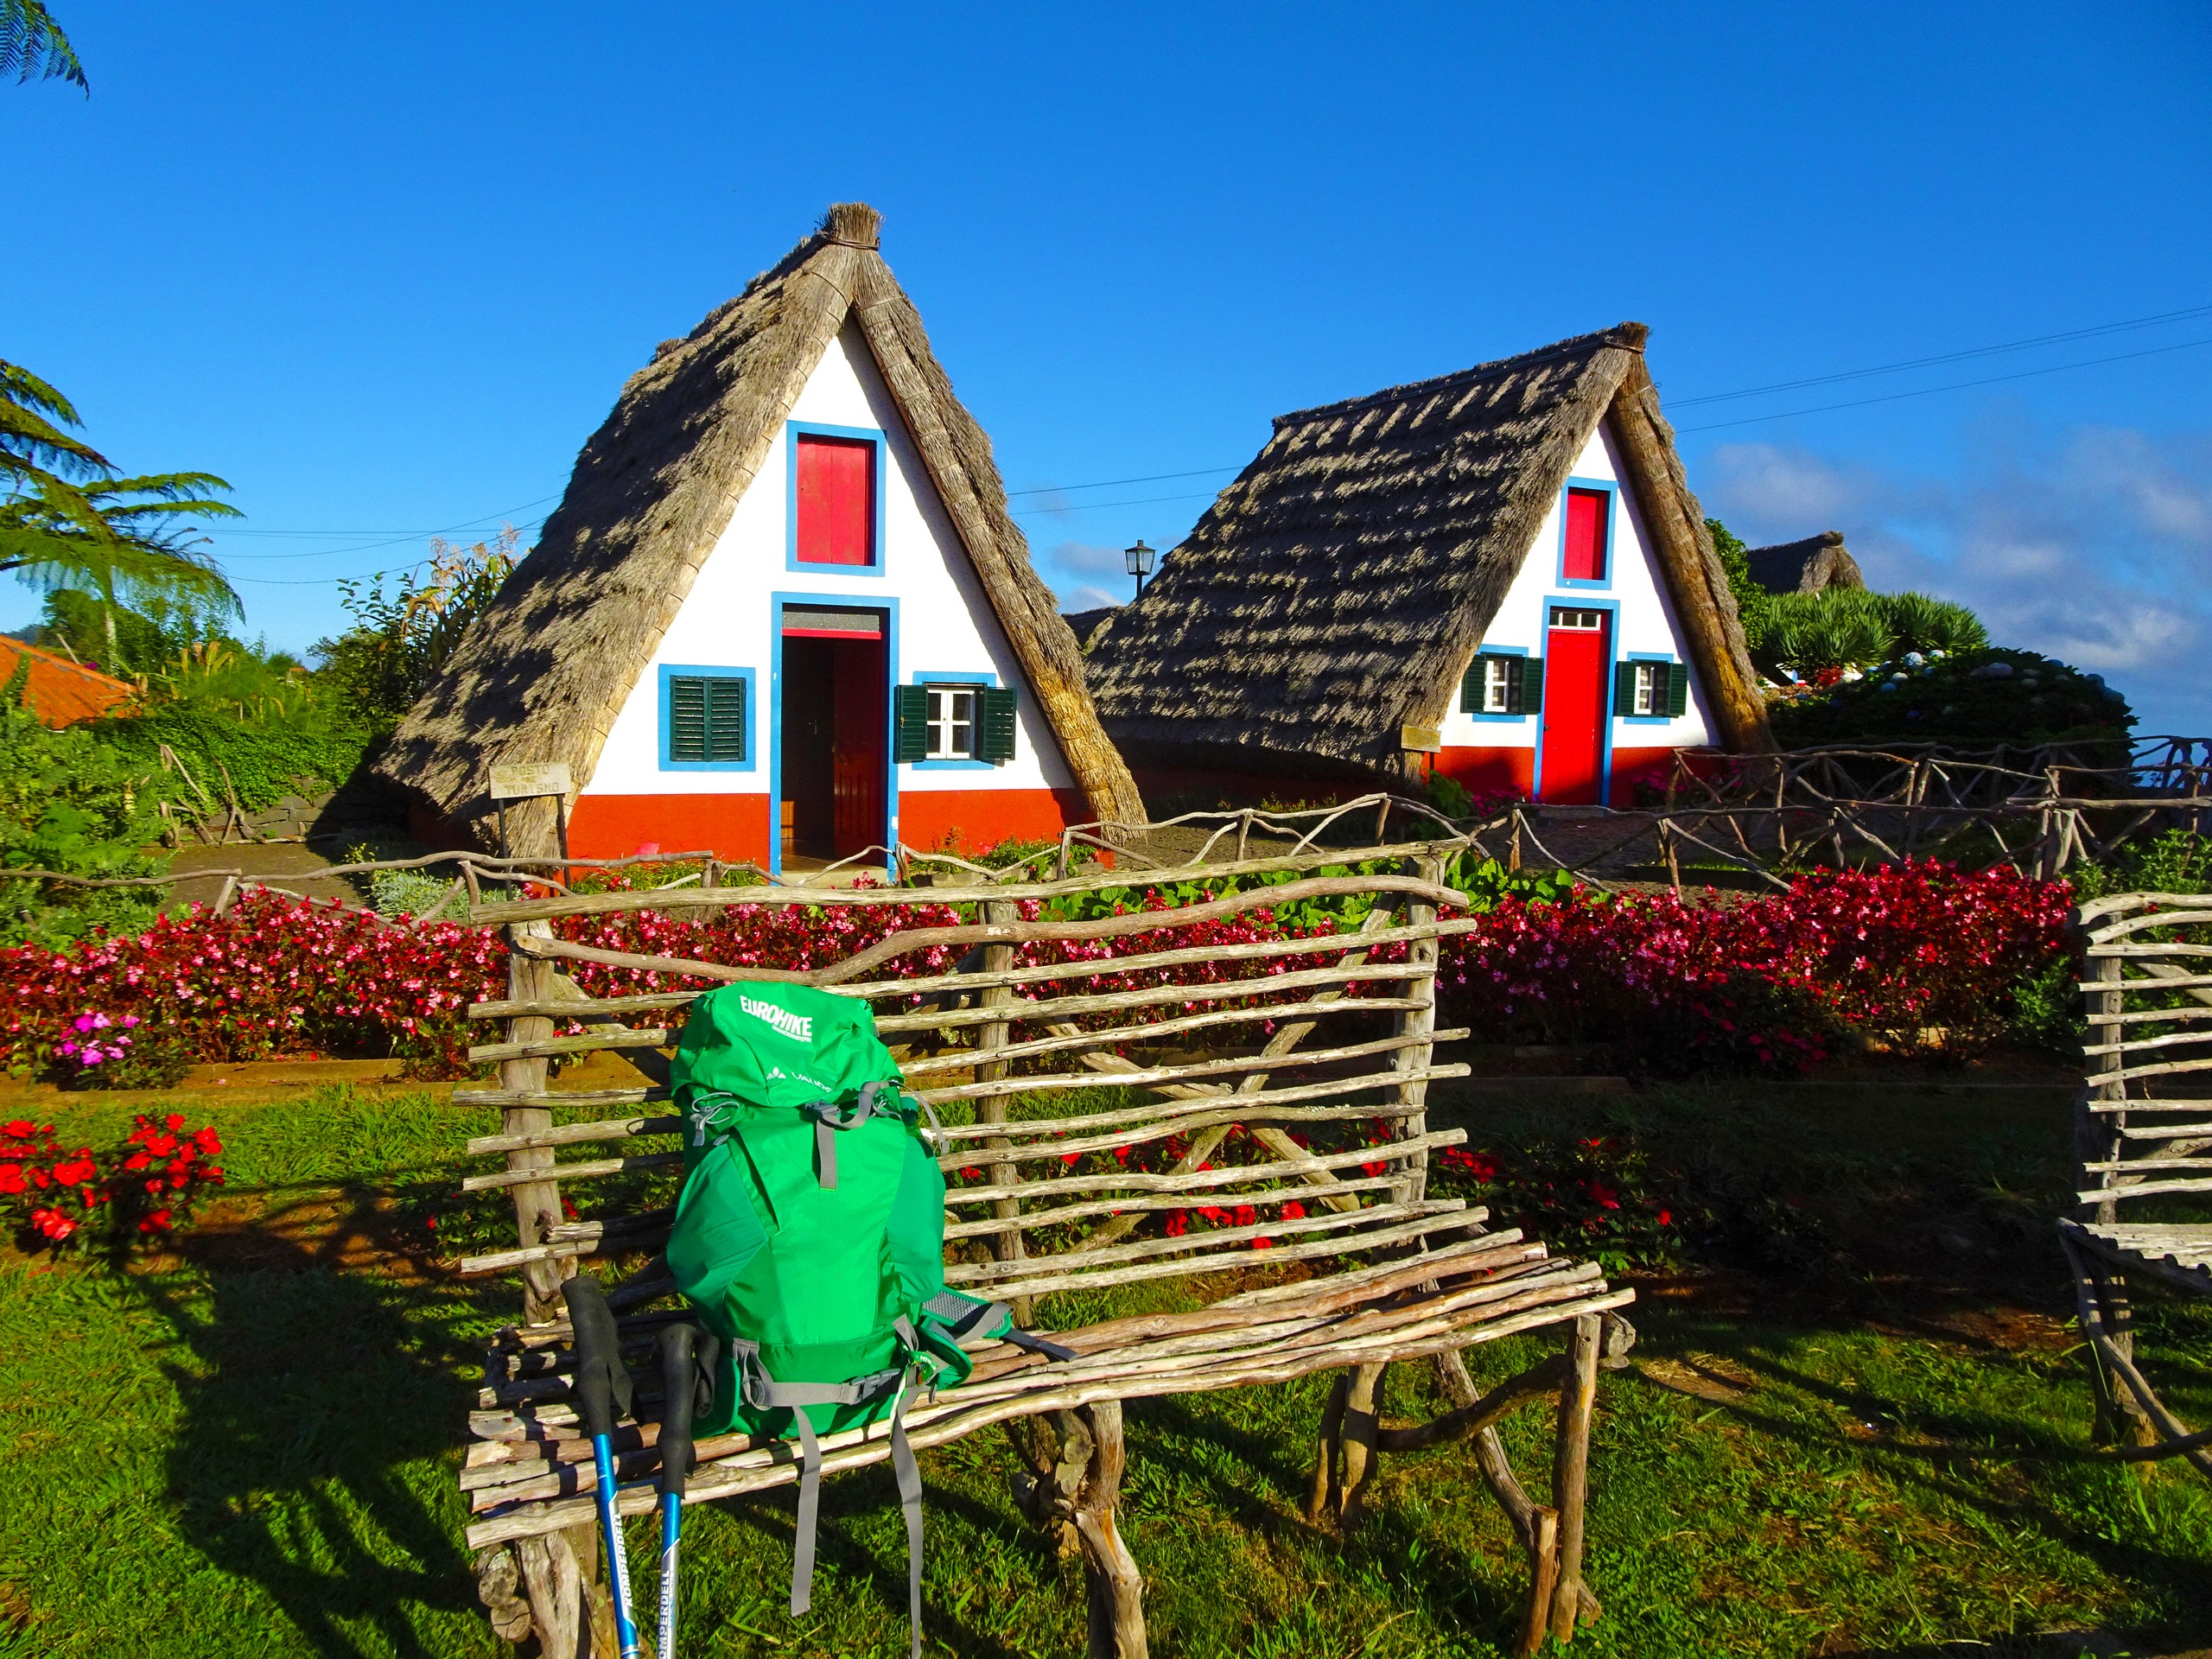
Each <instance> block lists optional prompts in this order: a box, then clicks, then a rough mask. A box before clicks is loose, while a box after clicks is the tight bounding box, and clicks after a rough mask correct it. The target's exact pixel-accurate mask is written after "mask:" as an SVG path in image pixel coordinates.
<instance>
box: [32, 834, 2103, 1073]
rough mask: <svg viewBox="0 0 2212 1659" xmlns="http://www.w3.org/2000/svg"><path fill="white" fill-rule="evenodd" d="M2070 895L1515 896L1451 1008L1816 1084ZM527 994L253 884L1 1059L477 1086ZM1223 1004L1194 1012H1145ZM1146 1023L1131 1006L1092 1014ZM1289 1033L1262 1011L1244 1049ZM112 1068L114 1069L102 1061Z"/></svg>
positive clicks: (832, 937)
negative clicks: (473, 1055)
mask: <svg viewBox="0 0 2212 1659" xmlns="http://www.w3.org/2000/svg"><path fill="white" fill-rule="evenodd" d="M1206 896H1208V895H1207V894H1206V893H1202V892H1198V891H1196V890H1193V891H1191V892H1185V891H1183V890H1182V889H1174V890H1172V891H1169V892H1166V893H1160V892H1144V891H1140V890H1124V892H1123V893H1122V894H1120V895H1118V896H1113V897H1111V898H1110V899H1108V902H1106V903H1104V904H1103V905H1102V906H1100V907H1099V911H1098V913H1101V914H1111V913H1115V912H1116V911H1127V910H1129V909H1135V908H1144V909H1160V910H1162V911H1163V912H1165V911H1166V909H1167V908H1168V907H1169V906H1171V905H1173V904H1174V903H1177V902H1183V901H1188V900H1190V899H1202V898H1204V897H1206ZM1101 897H1102V898H1107V896H1106V895H1101ZM2068 899H2069V893H2068V890H2067V889H2066V888H2065V887H2063V885H2060V884H2042V883H2037V882H2032V881H2028V880H2024V879H2023V878H2021V877H2019V876H2017V875H2014V874H2012V873H2011V872H2010V871H2009V870H2005V869H1998V870H1993V871H1989V872H1986V873H1984V874H1979V875H1967V874H1961V873H1960V872H1958V871H1956V870H1955V869H1952V868H1948V867H1947V866H1942V865H1938V864H1933V863H1926V862H1923V863H1916V864H1908V865H1904V866H1898V867H1894V868H1883V869H1877V870H1872V871H1863V872H1862V871H1851V870H1846V871H1821V872H1815V873H1814V874H1809V875H1807V876H1804V877H1802V878H1800V879H1799V880H1797V881H1796V883H1795V884H1794V885H1793V887H1791V889H1790V891H1789V893H1787V894H1778V895H1776V896H1774V897H1771V898H1764V899H1753V900H1751V901H1749V902H1746V903H1743V904H1736V905H1723V904H1720V903H1719V902H1717V901H1716V900H1714V899H1713V898H1712V897H1711V896H1710V895H1708V896H1707V899H1704V900H1696V899H1680V898H1675V897H1673V896H1671V895H1669V896H1662V897H1660V898H1656V899H1641V898H1630V899H1602V898H1599V897H1596V896H1592V895H1590V894H1588V893H1580V892H1574V891H1570V890H1567V889H1565V888H1564V887H1562V886H1561V885H1560V884H1557V883H1554V884H1551V885H1550V886H1548V887H1544V888H1543V889H1542V890H1541V892H1538V893H1534V894H1532V893H1527V892H1522V891H1518V890H1516V888H1513V887H1502V888H1501V889H1500V890H1499V891H1498V892H1497V893H1488V892H1487V891H1485V893H1484V894H1483V895H1482V897H1481V900H1480V902H1482V903H1484V904H1487V905H1488V906H1489V907H1488V908H1487V909H1486V910H1484V911H1483V912H1481V920H1482V924H1483V925H1482V926H1481V928H1480V929H1479V930H1478V931H1476V932H1473V933H1470V934H1465V935H1461V936H1458V937H1456V938H1452V939H1447V940H1446V941H1445V942H1444V944H1443V947H1442V962H1441V964H1440V969H1441V971H1440V977H1439V985H1440V992H1441V994H1442V995H1443V997H1444V999H1445V1004H1446V1007H1445V1013H1446V1017H1447V1018H1448V1019H1449V1020H1451V1021H1452V1023H1455V1024H1458V1023H1465V1024H1467V1025H1470V1026H1471V1027H1474V1028H1475V1030H1476V1031H1477V1032H1478V1033H1479V1034H1481V1035H1482V1036H1484V1038H1487V1039H1496V1040H1540V1041H1588V1040H1603V1041H1609V1042H1614V1043H1617V1044H1618V1045H1619V1046H1621V1048H1622V1050H1623V1052H1624V1054H1625V1055H1626V1056H1627V1057H1628V1058H1629V1061H1630V1064H1634V1065H1641V1066H1643V1067H1646V1068H1648V1069H1650V1070H1654V1071H1693V1070H1696V1069H1700V1068H1703V1067H1711V1066H1716V1065H1718V1066H1738V1067H1741V1066H1749V1067H1751V1068H1754V1069H1779V1070H1789V1069H1802V1067H1805V1066H1807V1065H1812V1064H1814V1063H1815V1062H1816V1061H1817V1060H1819V1059H1820V1058H1821V1057H1822V1055H1823V1054H1824V1053H1825V1052H1826V1042H1827V1034H1828V1033H1831V1032H1832V1031H1833V1030H1834V1028H1836V1027H1838V1026H1845V1027H1853V1028H1856V1029H1859V1030H1863V1031H1866V1032H1868V1033H1872V1034H1875V1035H1878V1036H1881V1037H1884V1038H1886V1039H1890V1040H1892V1041H1901V1042H1905V1043H1910V1042H1912V1041H1914V1040H1915V1039H1916V1038H1917V1036H1918V1033H1920V1032H1921V1031H1922V1030H1923V1028H1925V1027H1945V1028H1947V1029H1948V1032H1949V1033H1951V1037H1952V1040H1954V1041H1971V1040H1975V1039H1979V1038H1980V1036H1982V1035H1985V1034H1986V1033H1988V1032H1990V1031H1992V1030H1993V1029H1994V1027H1996V1025H1997V1024H1998V1023H1999V1022H2000V1021H2001V1020H2002V1018H2003V1016H2004V1014H2005V1012H2006V1011H2008V1009H2009V1006H2010V1004H2009V1001H2008V998H2007V995H2006V993H2007V991H2008V988H2009V987H2010V986H2011V985H2012V984H2013V983H2014V982H2018V981H2019V980H2021V979H2023V978H2025V977H2027V976H2031V975H2032V974H2034V973H2036V972H2037V971H2038V970H2040V969H2043V968H2044V967H2045V966H2046V965H2047V964H2048V963H2050V961H2052V960H2053V959H2054V958H2055V957H2056V956H2057V955H2058V953H2059V952H2060V950H2061V949H2062V930H2063V926H2064V923H2065V915H2066V906H2067V903H2068ZM1019 908H1020V912H1021V913H1022V914H1023V915H1024V916H1025V917H1027V918H1032V919H1033V918H1034V917H1035V915H1036V913H1037V910H1038V907H1037V906H1035V905H1034V904H1033V903H1027V902H1026V903H1023V904H1022V905H1020V907H1019ZM959 919H960V918H959V916H958V914H957V912H955V911H954V910H953V909H952V908H951V907H950V906H944V905H941V904H931V903H927V902H916V903H904V902H901V903H895V904H885V905H880V906H844V905H841V906H834V907H831V906H821V907H817V906H797V905H739V906H727V907H724V908H721V909H719V910H716V911H714V912H678V913H675V914H671V913H668V912H652V911H646V912H635V913H632V914H628V915H616V916H600V917H576V918H566V919H564V920H563V921H562V922H561V923H560V924H558V927H557V931H559V932H560V933H561V935H562V936H563V938H570V939H574V940H576V941H579V942H582V943H585V944H594V945H600V946H602V947H606V948H609V949H613V950H622V951H626V952H632V953H638V954H648V955H666V956H677V957H695V958H704V959H708V960H712V961H716V962H722V963H736V964H740V965H757V966H760V967H763V968H783V969H792V968H801V969H803V968H813V967H819V966H821V965H823V964H824V963H830V962H835V961H839V960H842V959H844V958H846V957H850V956H851V955H853V954H854V953H855V952H856V951H858V950H864V949H866V948H868V946H871V945H874V944H878V943H880V942H881V941H883V940H885V939H887V938H891V937H893V935H894V934H896V933H898V932H899V931H904V930H907V929H912V928H927V927H941V926H947V925H951V924H953V923H955V922H956V921H957V920H959ZM1356 920H1357V916H1356V915H1354V914H1352V913H1351V912H1350V911H1349V910H1347V911H1346V912H1345V913H1344V914H1343V915H1332V914H1330V913H1326V912H1325V908H1324V907H1321V906H1317V905H1316V904H1314V903H1311V902H1309V903H1304V904H1298V905H1294V906H1287V907H1286V908H1285V909H1283V910H1281V911H1278V910H1276V909H1272V908H1262V909H1258V910H1255V911H1253V912H1249V913H1247V914H1245V915H1243V916H1240V917H1234V918H1226V919H1223V920H1217V921H1211V922H1202V923H1198V924H1195V925H1182V926H1173V925H1162V926H1160V927H1159V928H1156V929H1154V928H1147V929H1146V930H1145V931H1141V932H1136V933H1129V934H1122V935H1119V936H1117V937H1114V938H1103V939H1094V940H1072V941H1067V942H1063V943H1059V944H1026V945H1021V946H1018V947H1016V950H1015V952H1014V955H1015V959H1016V961H1017V962H1020V963H1029V964H1035V963H1064V964H1066V965H1069V966H1071V967H1075V966H1081V967H1082V968H1083V969H1085V971H1084V972H1081V973H1077V974H1074V975H1071V976H1069V977H1067V978H1065V979H1063V980H1058V981H1055V982H1053V983H1052V986H1051V987H1050V988H1038V989H1037V990H1036V991H1034V992H1033V993H1032V994H1033V995H1089V994H1098V993H1103V992H1109V991H1126V990H1131V989H1136V988H1142V987H1145V986H1149V985H1158V984H1162V983H1165V982H1167V981H1168V979H1169V977H1170V974H1171V971H1172V973H1173V976H1175V977H1177V978H1180V979H1195V980H1197V981H1199V982H1205V983H1223V982H1231V981H1241V980H1250V981H1251V982H1253V991H1254V995H1255V997H1256V998H1259V999H1261V1000H1262V1001H1291V1000H1295V999H1297V998H1300V997H1302V996H1306V995H1312V993H1311V992H1310V991H1303V992H1301V991H1297V990H1289V991H1284V990H1277V989H1274V988H1272V987H1271V986H1270V984H1269V982H1270V981H1272V980H1274V979H1275V978H1278V977H1280V976H1282V975H1285V974H1288V973H1294V972H1296V971H1298V970H1300V969H1303V968H1307V967H1311V966H1312V965H1313V962H1312V959H1310V958H1305V957H1262V958H1257V959H1249V958H1213V959H1209V960H1203V961H1201V962H1199V963H1195V964H1190V963H1186V964H1184V965H1182V966H1180V967H1179V968H1176V969H1173V970H1170V969H1136V970H1131V969H1123V968H1120V967H1118V966H1117V965H1116V964H1117V963H1120V962H1122V961H1124V960H1126V959H1127V958H1128V957H1135V956H1140V955H1144V954H1147V953H1150V952H1153V951H1158V950H1175V949H1186V948H1193V947H1197V948H1205V947H1226V946H1230V945H1236V944H1251V943H1255V942H1258V941H1263V940H1269V939H1277V938H1286V937H1290V936H1305V935H1312V934H1315V933H1326V932H1329V931H1333V930H1334V929H1336V928H1338V927H1339V926H1343V925H1349V924H1350V923H1351V922H1352V921H1356ZM1402 953H1403V947H1402V946H1394V947H1385V948H1384V949H1383V950H1378V951H1377V952H1376V962H1377V963H1378V965H1380V964H1383V963H1389V962H1393V961H1396V960H1402ZM956 965H957V964H956V963H955V961H954V956H953V952H952V951H951V950H950V949H949V948H948V947H946V946H944V945H930V946H925V947H918V948H917V949H915V950H911V951H908V952H906V953H905V954H904V955H902V956H899V957H893V958H892V959H891V960H890V961H888V962H887V963H884V964H883V966H882V968H881V969H880V970H879V972H878V973H876V974H874V975H872V976H871V977H880V978H883V979H896V978H899V977H901V976H915V975H927V974H940V973H944V972H947V971H950V969H953V968H954V967H955V966H956ZM571 971H572V972H573V974H574V976H575V980H576V981H577V982H578V983H579V984H581V985H582V986H583V987H584V988H587V989H588V990H589V991H591V992H593V993H594V994H595V995H620V993H622V992H623V991H625V990H627V989H635V988H642V987H644V986H645V985H646V984H648V983H658V985H660V986H661V988H666V983H667V982H666V981H664V980H658V981H656V980H655V979H654V977H653V976H649V975H647V974H646V973H645V972H644V971H642V970H639V969H627V968H611V967H605V966H601V965H599V964H595V963H576V964H574V966H573V968H572V970H571ZM505 980H506V945H505V940H504V939H503V938H501V936H500V935H499V933H498V932H497V931H493V930H488V929H478V928H470V927H465V926H461V925H455V924H439V925H426V926H423V927H419V928H410V927H397V926H394V925H391V924H389V923H386V922H385V921H383V920H381V919H380V918H377V917H375V916H372V915H369V914H367V913H365V912H360V911H355V910H346V909H342V908H340V907H339V906H336V905H333V904H322V905H316V904H308V903H304V902H302V901H299V900H296V899H288V898H285V897H283V896H282V895H279V894H275V893H253V894H251V895H249V896H248V897H246V898H245V899H241V900H240V901H239V902H238V904H236V905H234V906H232V907H231V909H230V910H229V911H228V912H226V913H225V914H224V915H222V916H219V917H218V916H215V915H213V914H212V913H211V912H207V911H206V910H203V909H200V908H197V907H194V908H193V909H190V910H188V911H185V912H179V913H177V914H175V915H172V916H167V917H163V918H160V919H159V920H157V921H156V922H155V923H154V924H153V925H151V926H149V927H148V928H147V929H145V930H144V931H142V932H139V933H136V934H124V935H96V936H94V937H93V938H90V939H88V940H86V941H82V942H80V943H79V944H77V945H75V946H73V947H71V948H70V949H67V950H50V949H47V948H45V947H42V946H36V945H18V946H15V947H11V948H9V949H6V950H0V1049H3V1050H4V1053H5V1058H6V1063H7V1065H9V1066H10V1069H11V1070H13V1071H16V1072H18V1073H23V1072H31V1071H43V1072H49V1073H55V1074H60V1075H68V1074H71V1073H75V1074H79V1075H83V1074H88V1073H92V1074H97V1073H98V1072H99V1071H101V1070H102V1069H108V1070H107V1075H110V1076H112V1077H115V1079H116V1080H117V1081H118V1082H120V1081H122V1080H123V1073H122V1071H120V1070H118V1069H112V1068H116V1067H117V1060H118V1057H117V1054H116V1053H114V1052H111V1050H113V1049H114V1048H115V1047H116V1044H115V1040H114V1039H115V1038H116V1036H117V1034H118V1033H124V1034H127V1036H128V1037H129V1039H130V1042H129V1044H128V1045H126V1046H124V1048H123V1050H122V1052H123V1053H124V1055H135V1054H136V1053H137V1052H140V1051H145V1050H149V1049H150V1048H151V1047H153V1046H156V1045H158V1046H160V1047H161V1048H162V1050H163V1051H164V1052H170V1053H175V1054H181V1055H182V1056H184V1057H185V1058H190V1059H198V1060H250V1059H259V1058H268V1057H272V1056H277V1055H315V1054H324V1053H336V1054H346V1055H366V1056H384V1055H393V1056H397V1057H399V1058H404V1059H405V1060H406V1061H407V1062H408V1063H409V1067H410V1071H412V1072H413V1073H414V1074H415V1075H416V1076H422V1077H461V1076H465V1075H467V1070H468V1064H467V1046H468V1044H469V1042H470V1040H471V1035H472V1033H471V1032H470V1030H469V1027H468V1021H467V1018H466V1014H467V1006H468V1004H470V1003H471V1002H474V1001H482V1000H485V999H487V998H491V997H495V996H498V995H501V994H502V993H503V991H504V988H505ZM701 984H702V988H703V984H704V982H701ZM1355 989H1356V988H1355ZM1019 1006H1020V1005H1019V1004H1018V1003H1017V1004H1016V1005H1015V1009H1014V1017H1015V1018H1016V1019H1017V1020H1018V1019H1019ZM1221 1006H1222V1005H1221V1004H1218V1003H1214V1004H1198V1003H1185V1002H1182V1001H1177V1002H1171V1003H1166V1004H1162V1005H1160V1006H1158V1007H1155V1008H1153V1009H1151V1010H1149V1011H1148V1014H1147V1015H1146V1016H1144V1017H1146V1018H1148V1019H1150V1020H1171V1019H1173V1018H1176V1017H1177V1016H1179V1015H1180V1014H1186V1013H1197V1012H1200V1011H1203V1010H1204V1009H1207V1008H1219V1007H1221ZM1130 1019H1131V1015H1130V1014H1128V1013H1126V1012H1125V1013H1124V1014H1119V1015H1100V1016H1096V1017H1094V1018H1091V1019H1090V1020H1086V1021H1084V1023H1088V1024H1090V1025H1093V1026H1094V1027H1095V1026H1096V1025H1097V1024H1099V1023H1101V1022H1102V1021H1128V1020H1130ZM88 1020H90V1021H92V1022H93V1023H92V1024H90V1025H87V1024H86V1022H87V1021H88ZM99 1020H108V1021H109V1022H110V1023H109V1024H108V1025H106V1026H105V1027H103V1026H100V1025H99V1024H98V1021H99ZM1268 1030H1269V1027H1268V1025H1267V1023H1266V1022H1264V1021H1257V1022H1254V1023H1253V1024H1252V1025H1249V1026H1245V1027H1229V1028H1227V1030H1226V1031H1225V1032H1224V1034H1231V1033H1243V1034H1249V1033H1254V1032H1257V1033H1260V1034H1262V1035H1265V1034H1266V1033H1267V1032H1268ZM88 1040H89V1041H90V1042H91V1044H92V1049H91V1050H88V1049H87V1047H86V1044H87V1042H88ZM89 1052H99V1054H100V1056H101V1058H100V1061H99V1065H98V1067H96V1066H94V1065H92V1063H91V1062H90V1061H89V1059H88V1058H87V1056H88V1053H89ZM85 1080H86V1081H91V1080H92V1077H89V1076H87V1077H85ZM147 1080H153V1079H142V1080H140V1081H147Z"/></svg>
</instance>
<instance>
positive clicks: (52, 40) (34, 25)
mask: <svg viewBox="0 0 2212 1659" xmlns="http://www.w3.org/2000/svg"><path fill="white" fill-rule="evenodd" d="M0 75H13V76H15V78H16V79H17V80H19V81H29V80H66V81H67V82H68V83H69V84H70V85H71V86H75V87H77V88H78V89H79V90H80V91H81V92H84V94H85V95H86V97H87V98H89V97H91V96H92V86H91V85H90V84H89V83H88V82H87V81H86V79H85V66H84V65H83V64H81V63H79V62H78V61H77V49H76V48H74V47H73V46H71V45H70V44H69V37H68V36H67V35H64V34H63V33H62V32H61V25H60V24H59V23H57V22H54V16H53V14H52V13H50V12H49V11H48V10H47V9H46V7H45V6H44V5H42V4H41V3H40V0H0Z"/></svg>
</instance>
